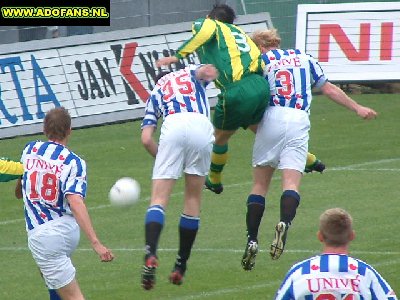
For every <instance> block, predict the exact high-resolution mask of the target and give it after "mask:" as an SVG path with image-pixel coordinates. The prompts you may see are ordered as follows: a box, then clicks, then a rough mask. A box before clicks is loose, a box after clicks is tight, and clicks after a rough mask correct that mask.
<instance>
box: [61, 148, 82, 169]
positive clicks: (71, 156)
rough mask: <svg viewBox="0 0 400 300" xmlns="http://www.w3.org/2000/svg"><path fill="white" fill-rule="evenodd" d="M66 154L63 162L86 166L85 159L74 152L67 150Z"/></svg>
mask: <svg viewBox="0 0 400 300" xmlns="http://www.w3.org/2000/svg"><path fill="white" fill-rule="evenodd" d="M68 151H69V153H68V156H67V157H66V158H65V164H67V165H69V164H72V165H76V166H79V167H86V161H85V160H84V159H83V158H82V157H80V156H79V155H78V154H76V153H75V152H73V151H71V150H69V149H68Z"/></svg>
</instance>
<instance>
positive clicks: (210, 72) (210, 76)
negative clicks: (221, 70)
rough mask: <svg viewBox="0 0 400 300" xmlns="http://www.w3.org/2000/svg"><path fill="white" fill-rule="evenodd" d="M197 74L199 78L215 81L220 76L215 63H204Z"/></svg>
mask: <svg viewBox="0 0 400 300" xmlns="http://www.w3.org/2000/svg"><path fill="white" fill-rule="evenodd" d="M196 75H197V78H198V79H201V80H205V81H213V80H214V79H216V78H217V77H218V70H217V69H216V68H215V67H214V65H211V64H208V65H203V66H201V67H200V68H199V69H198V71H197V74H196Z"/></svg>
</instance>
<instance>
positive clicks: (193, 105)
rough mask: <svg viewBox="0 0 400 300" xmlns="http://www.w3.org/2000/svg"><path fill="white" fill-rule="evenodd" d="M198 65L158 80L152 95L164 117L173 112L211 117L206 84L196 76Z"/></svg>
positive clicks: (151, 99)
mask: <svg viewBox="0 0 400 300" xmlns="http://www.w3.org/2000/svg"><path fill="white" fill-rule="evenodd" d="M197 68H198V66H196V65H190V66H188V67H186V68H184V69H181V70H177V71H175V72H171V73H169V74H167V75H165V76H163V77H162V78H160V79H159V80H158V81H157V84H156V86H155V87H154V89H153V91H152V92H151V95H150V101H153V102H154V103H155V104H156V106H157V107H158V109H159V110H160V111H161V112H162V114H163V116H164V118H165V117H167V116H168V115H171V114H176V113H182V112H194V113H200V114H204V115H205V116H207V117H208V118H209V117H210V104H209V101H208V97H207V95H206V90H205V86H204V84H206V83H202V82H200V81H199V80H197V79H196V77H195V72H196V69H197Z"/></svg>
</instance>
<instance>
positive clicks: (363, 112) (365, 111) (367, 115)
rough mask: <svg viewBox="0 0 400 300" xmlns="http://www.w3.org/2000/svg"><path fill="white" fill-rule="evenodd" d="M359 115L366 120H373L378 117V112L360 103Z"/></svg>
mask: <svg viewBox="0 0 400 300" xmlns="http://www.w3.org/2000/svg"><path fill="white" fill-rule="evenodd" d="M357 115H359V116H360V117H361V118H363V119H364V120H371V119H375V118H376V116H377V112H376V111H374V110H373V109H371V108H369V107H365V106H362V105H360V106H359V107H358V109H357Z"/></svg>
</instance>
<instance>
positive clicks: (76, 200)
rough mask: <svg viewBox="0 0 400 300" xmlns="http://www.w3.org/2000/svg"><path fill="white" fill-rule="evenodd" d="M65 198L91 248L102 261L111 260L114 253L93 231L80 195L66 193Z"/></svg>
mask: <svg viewBox="0 0 400 300" xmlns="http://www.w3.org/2000/svg"><path fill="white" fill-rule="evenodd" d="M66 198H67V200H68V203H69V205H70V207H71V210H72V213H73V215H74V217H75V219H76V222H77V223H78V225H79V227H80V228H81V229H82V231H83V232H84V233H85V235H86V237H87V239H88V240H89V241H90V243H91V245H92V248H93V250H94V251H95V252H96V253H97V254H98V255H99V257H100V260H101V261H104V262H108V261H112V260H113V259H114V254H113V253H112V252H111V250H110V249H108V248H106V247H105V246H104V245H103V244H102V243H101V242H100V240H99V239H98V238H97V235H96V232H95V231H94V228H93V225H92V221H91V220H90V216H89V213H88V211H87V208H86V205H85V203H84V202H83V198H82V196H80V195H77V194H68V195H66Z"/></svg>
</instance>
